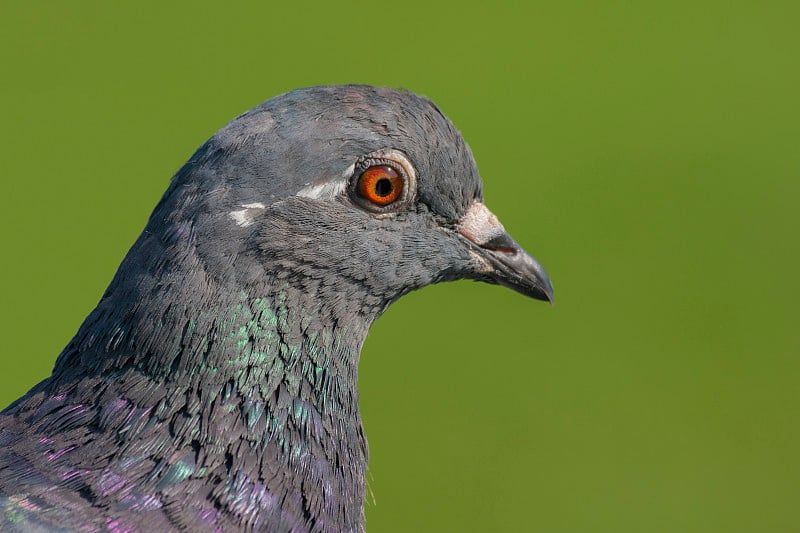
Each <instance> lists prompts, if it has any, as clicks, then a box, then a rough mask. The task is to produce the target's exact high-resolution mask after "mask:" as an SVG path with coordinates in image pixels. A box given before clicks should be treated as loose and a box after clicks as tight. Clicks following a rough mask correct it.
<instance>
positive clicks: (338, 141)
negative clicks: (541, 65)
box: [190, 86, 481, 218]
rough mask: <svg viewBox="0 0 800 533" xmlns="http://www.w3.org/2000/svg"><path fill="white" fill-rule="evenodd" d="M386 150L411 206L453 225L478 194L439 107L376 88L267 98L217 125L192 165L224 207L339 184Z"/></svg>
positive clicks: (463, 150) (458, 140)
mask: <svg viewBox="0 0 800 533" xmlns="http://www.w3.org/2000/svg"><path fill="white" fill-rule="evenodd" d="M386 149H396V150H400V151H402V152H403V153H405V154H406V155H407V156H408V159H409V160H410V161H411V162H412V164H413V165H414V166H415V168H416V172H417V176H418V195H419V200H420V201H421V202H424V203H426V204H427V205H428V206H429V208H430V209H431V210H432V211H434V212H436V213H437V214H440V215H441V216H445V217H447V218H451V217H452V218H457V217H458V216H459V215H460V214H462V213H463V211H464V210H465V209H466V207H467V205H469V203H470V202H471V201H472V200H473V199H474V198H476V197H480V195H481V183H480V177H479V175H478V171H477V168H476V166H475V162H474V159H473V157H472V154H471V152H470V150H469V147H468V146H467V145H466V143H465V142H464V140H463V138H462V137H461V134H460V133H459V132H458V131H457V130H456V128H455V127H454V126H453V124H452V123H451V122H450V121H449V120H448V119H447V118H446V117H445V116H444V114H443V113H442V112H441V111H440V110H439V109H438V107H436V105H434V104H433V103H432V102H431V101H430V100H427V99H425V98H422V97H419V96H417V95H415V94H412V93H409V92H398V91H394V90H391V89H385V88H375V87H367V86H334V87H313V88H308V89H299V90H296V91H292V92H290V93H286V94H284V95H281V96H278V97H275V98H273V99H271V100H269V101H267V102H265V103H263V104H261V105H260V106H258V107H256V108H254V109H252V110H250V111H248V112H246V113H244V114H243V115H241V116H239V117H237V118H236V119H234V120H233V121H232V122H231V123H230V124H228V125H227V126H225V127H224V128H222V129H221V130H220V131H219V132H217V134H216V135H214V137H212V138H211V139H210V140H209V141H208V142H207V143H206V145H204V146H203V147H202V148H201V149H200V150H199V151H198V154H195V157H193V158H192V160H193V161H195V164H196V165H197V164H200V165H201V166H203V167H205V168H206V170H208V171H210V172H211V174H213V175H214V178H215V179H218V180H220V183H219V185H220V186H223V187H225V188H226V189H227V193H228V194H226V196H230V197H231V200H232V201H233V202H240V203H252V202H270V201H274V200H278V199H280V198H283V197H287V196H292V195H294V194H296V193H297V191H299V190H301V189H303V188H304V187H308V186H313V185H322V184H324V183H325V182H326V181H328V180H332V179H340V178H341V176H342V173H343V172H344V171H345V170H346V169H347V168H348V167H350V165H352V164H353V162H355V161H356V160H357V159H358V158H359V157H361V156H363V155H365V154H368V153H371V152H375V151H377V150H386ZM190 163H192V161H190ZM259 195H260V196H259Z"/></svg>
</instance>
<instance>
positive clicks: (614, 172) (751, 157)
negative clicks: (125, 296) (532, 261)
mask: <svg viewBox="0 0 800 533" xmlns="http://www.w3.org/2000/svg"><path fill="white" fill-rule="evenodd" d="M108 4H109V3H107V2H69V3H67V2H36V1H31V2H19V1H13V2H12V1H8V0H6V1H4V2H3V4H2V7H0V65H2V66H1V67H0V69H1V71H2V76H0V77H1V78H2V82H0V91H1V96H0V113H2V128H0V146H1V148H0V158H2V159H0V161H2V169H1V170H0V172H2V176H3V182H2V185H3V186H2V190H3V193H2V195H1V196H2V199H3V201H2V205H3V207H2V209H0V222H2V224H0V234H1V235H2V252H1V253H2V261H0V269H1V270H0V284H2V285H1V286H0V294H2V306H1V307H2V311H0V312H2V317H0V338H2V342H3V347H2V351H0V354H2V355H1V357H2V374H1V375H0V401H1V402H2V404H3V405H5V404H6V403H8V402H10V401H11V400H12V399H14V398H15V397H17V396H18V395H20V394H22V393H24V392H25V391H26V390H27V389H28V388H30V387H31V386H32V385H33V384H34V383H35V382H37V381H38V380H40V379H42V378H44V377H45V376H46V375H47V374H48V373H49V371H50V368H51V367H52V364H53V361H54V360H55V357H56V355H57V354H58V352H59V351H60V349H61V348H62V347H63V346H64V345H65V344H66V343H67V341H68V340H69V339H70V337H71V335H72V334H73V333H74V332H75V330H76V329H77V327H78V325H79V324H80V322H81V320H82V318H83V317H84V316H85V315H86V313H87V312H88V311H90V310H91V308H92V307H93V306H94V304H95V303H96V302H97V300H98V299H99V297H100V295H101V293H102V291H103V290H104V288H105V287H106V285H107V283H108V282H109V280H110V278H111V276H112V275H113V273H114V271H115V269H116V266H117V265H118V263H119V261H120V260H121V259H122V257H123V255H124V254H125V252H126V251H127V249H128V247H129V246H130V245H131V244H132V242H133V241H134V239H135V237H136V236H137V234H138V233H139V232H140V231H141V229H142V227H143V226H144V223H145V221H146V219H147V217H148V215H149V213H150V211H151V209H152V208H153V207H154V206H155V204H156V202H157V201H158V199H159V197H160V195H161V194H162V192H163V191H164V189H165V188H166V186H167V183H168V181H169V178H170V177H171V175H172V174H173V173H174V171H175V170H177V169H178V168H179V167H180V165H181V164H182V163H183V162H184V161H185V160H186V159H187V158H188V157H189V156H190V155H191V153H192V152H193V151H194V149H195V148H196V147H197V146H199V145H200V143H202V142H203V141H204V140H205V139H206V138H208V137H209V136H210V135H211V134H212V133H213V132H214V131H215V130H217V129H218V128H219V127H221V126H222V125H224V124H225V123H226V122H227V121H228V120H230V119H231V118H232V117H234V116H235V115H237V114H238V113H240V112H242V111H244V110H246V109H248V108H250V107H252V106H254V105H256V104H258V103H260V102H261V101H263V100H266V99H267V98H270V97H271V96H274V95H276V94H279V93H281V92H284V91H287V90H290V89H292V88H296V87H300V86H307V85H316V84H329V83H346V82H363V83H371V84H378V85H388V86H393V87H406V88H409V89H412V90H414V91H416V92H418V93H421V94H424V95H427V96H429V97H430V98H432V99H433V100H434V101H436V102H437V103H438V104H439V105H440V107H441V108H442V109H443V110H444V111H445V113H447V114H448V116H449V117H450V118H451V119H452V120H453V121H454V122H455V124H456V125H457V126H458V127H459V128H460V129H461V131H462V132H463V133H464V135H465V137H466V138H467V141H468V142H469V143H470V145H471V147H472V149H473V151H474V153H475V156H476V159H477V161H478V165H479V167H480V169H481V173H482V175H483V178H484V182H485V194H486V201H487V204H488V205H489V207H490V208H491V209H492V210H493V211H494V212H495V213H497V214H498V215H499V216H500V219H501V220H502V221H503V222H504V224H505V226H506V228H507V229H509V231H510V232H511V233H512V234H513V235H514V237H515V238H516V239H517V240H518V241H519V242H520V243H522V244H523V245H524V246H525V247H526V248H527V249H528V250H529V251H530V252H531V253H532V254H533V255H534V256H536V257H537V258H538V259H539V260H540V261H541V262H542V263H543V264H544V265H545V267H546V268H547V269H548V271H549V272H550V274H551V277H552V279H553V283H554V286H555V289H556V306H555V307H554V308H550V307H548V306H547V305H544V304H542V303H541V302H534V301H532V300H527V299H525V298H523V297H521V296H519V295H517V294H515V293H513V292H511V291H508V290H504V289H501V288H498V287H492V286H488V285H481V284H477V283H471V282H459V283H454V284H445V285H440V286H436V287H431V288H427V289H425V290H423V291H420V292H417V293H414V294H412V295H410V296H408V297H406V298H404V299H402V300H401V301H400V302H398V303H397V304H396V305H394V306H393V307H392V308H391V309H390V310H389V311H388V312H387V313H386V314H385V315H384V316H383V317H382V318H381V319H380V320H379V321H378V322H377V323H376V324H375V326H374V327H373V329H372V332H371V334H370V336H369V338H368V340H367V343H366V346H365V347H364V351H363V354H362V363H361V374H360V381H361V402H362V408H363V415H364V419H365V425H366V430H367V434H368V437H369V441H370V446H371V454H372V459H371V463H370V479H369V483H370V488H371V491H372V492H373V493H374V501H373V498H370V503H369V505H368V508H367V525H368V529H369V531H370V532H372V533H374V532H390V531H489V530H494V531H547V532H597V531H603V532H605V531H608V532H643V531H647V532H662V531H663V532H677V531H680V532H711V531H724V532H739V531H747V532H765V531H766V532H789V531H798V530H800V498H799V496H800V460H798V455H799V454H800V446H798V438H799V437H800V431H799V430H798V418H799V416H800V394H799V393H798V389H799V388H798V383H799V382H800V358H799V357H798V356H800V328H798V325H797V322H798V321H797V317H798V312H797V302H798V299H799V298H800V276H798V269H797V262H798V259H800V245H799V244H798V236H797V233H798V230H800V215H798V205H797V203H798V194H799V193H800V179H799V175H800V96H798V95H800V31H798V26H800V7H798V6H800V4H798V3H797V2H789V1H786V2H761V3H757V2H731V1H725V2H722V1H719V2H712V1H702V0H701V1H693V2H688V1H669V2H667V1H664V2H623V1H613V2H612V1H607V2H573V1H565V2H536V3H525V4H523V3H519V4H517V5H514V4H511V3H498V4H497V5H495V6H493V7H486V6H484V7H469V6H468V5H466V4H455V3H454V4H452V5H446V4H439V3H435V2H407V1H404V2H396V3H392V4H388V3H387V4H378V3H372V2H360V3H350V4H348V5H347V6H344V5H341V3H339V2H326V3H320V4H319V5H300V4H297V6H298V7H294V8H293V7H290V3H288V2H286V3H282V4H281V5H280V6H278V5H269V4H270V3H268V2H259V3H258V4H257V7H255V4H254V5H253V6H244V5H241V4H238V5H233V4H231V5H230V6H227V7H223V3H221V2H182V3H180V4H179V3H164V2H141V1H140V2H136V3H131V5H130V6H127V7H113V8H112V7H109V5H108ZM523 6H524V7H523Z"/></svg>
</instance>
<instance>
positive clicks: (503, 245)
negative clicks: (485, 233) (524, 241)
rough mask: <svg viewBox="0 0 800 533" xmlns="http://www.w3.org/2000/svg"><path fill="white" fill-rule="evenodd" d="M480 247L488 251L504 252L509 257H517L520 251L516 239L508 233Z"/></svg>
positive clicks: (497, 236) (493, 238)
mask: <svg viewBox="0 0 800 533" xmlns="http://www.w3.org/2000/svg"><path fill="white" fill-rule="evenodd" d="M480 247H481V248H486V249H487V250H491V251H493V252H502V253H504V254H509V255H515V254H516V253H517V250H519V246H517V243H516V242H514V239H512V238H511V237H510V236H509V235H508V233H501V234H500V235H496V236H494V237H492V238H491V239H489V240H488V241H486V242H485V243H483V244H481V245H480Z"/></svg>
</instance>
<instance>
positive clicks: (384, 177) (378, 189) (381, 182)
mask: <svg viewBox="0 0 800 533" xmlns="http://www.w3.org/2000/svg"><path fill="white" fill-rule="evenodd" d="M403 185H404V180H403V176H402V175H401V174H400V172H398V171H397V170H396V169H395V168H394V167H391V166H389V165H375V166H372V167H369V168H367V169H365V170H364V172H362V173H361V175H360V176H359V177H358V185H357V189H358V194H359V196H361V197H362V198H364V199H365V200H369V201H370V202H372V203H373V204H375V205H377V206H380V207H383V206H385V205H389V204H391V203H392V202H394V201H395V200H397V199H398V198H400V196H401V195H402V194H403Z"/></svg>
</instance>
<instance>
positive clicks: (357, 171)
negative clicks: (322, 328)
mask: <svg viewBox="0 0 800 533" xmlns="http://www.w3.org/2000/svg"><path fill="white" fill-rule="evenodd" d="M151 225H154V226H158V227H161V228H166V232H167V233H168V234H171V235H185V234H187V233H191V234H192V235H194V236H195V237H196V238H195V246H196V248H197V250H198V256H199V258H200V260H201V261H202V262H203V263H204V268H205V270H206V271H207V272H208V273H210V275H212V276H216V277H218V278H219V279H222V280H225V281H226V282H229V283H232V284H235V285H236V286H238V287H242V286H252V285H253V284H258V283H260V280H264V279H271V278H273V277H274V276H280V277H281V278H282V279H285V281H286V283H288V284H290V285H293V286H295V287H296V288H299V289H301V290H302V291H303V292H305V293H313V294H315V295H316V296H318V302H319V304H320V305H322V306H329V307H331V306H332V307H336V306H338V308H339V309H338V310H335V309H331V311H334V312H336V314H337V315H339V314H341V313H343V312H344V313H351V314H362V315H364V316H365V317H368V318H374V317H375V316H377V315H378V314H380V313H381V312H382V311H383V310H384V309H385V308H386V306H387V305H389V304H390V303H391V302H392V301H394V300H395V299H397V298H398V297H400V296H402V295H403V294H405V293H407V292H409V291H411V290H414V289H418V288H420V287H423V286H425V285H429V284H431V283H436V282H439V281H445V280H455V279H462V278H471V279H477V280H482V281H487V282H491V283H500V284H503V285H506V286H508V287H510V288H512V289H515V290H517V291H519V292H522V293H523V294H526V295H528V296H531V297H533V298H537V299H542V300H548V301H552V297H553V292H552V287H551V285H550V281H549V279H548V277H547V274H546V273H545V271H544V269H543V268H542V267H541V266H540V265H539V264H538V263H537V262H536V261H535V260H534V259H533V258H532V257H531V256H529V255H528V254H527V253H526V252H524V251H523V250H522V248H521V247H520V246H519V245H517V243H516V242H515V241H514V240H513V239H512V238H511V237H510V236H509V235H508V234H507V233H506V231H505V230H504V228H503V226H502V225H501V224H500V222H499V221H498V220H497V218H496V217H495V216H494V215H493V214H492V213H491V212H490V211H489V210H488V209H487V208H486V207H485V205H484V204H483V196H482V185H481V180H480V176H479V173H478V170H477V167H476V164H475V160H474V159H473V156H472V153H471V151H470V149H469V147H468V146H467V144H466V143H465V142H464V140H463V138H462V137H461V135H460V133H459V132H458V131H457V130H456V129H455V127H454V126H453V124H452V123H451V122H450V121H449V120H448V119H447V118H446V117H445V116H444V115H443V114H442V112H441V111H440V110H439V109H438V108H437V107H436V106H435V105H434V104H433V103H432V102H431V101H429V100H427V99H425V98H421V97H419V96H416V95H414V94H412V93H409V92H398V91H394V90H390V89H384V88H375V87H367V86H355V85H351V86H339V87H314V88H308V89H300V90H296V91H293V92H290V93H288V94H284V95H282V96H279V97H276V98H273V99H272V100H269V101H267V102H266V103H264V104H262V105H260V106H258V107H256V108H254V109H252V110H250V111H248V112H246V113H244V114H243V115H241V116H239V117H237V118H236V119H234V120H233V121H232V122H231V123H230V124H228V125H227V126H225V127H224V128H222V129H221V130H220V131H219V132H218V133H217V134H216V135H214V136H213V137H212V138H211V139H210V140H209V141H208V142H207V143H205V144H204V145H203V146H202V147H201V148H200V149H199V150H198V151H197V152H196V153H195V155H194V156H193V157H192V158H191V160H190V161H189V162H188V163H187V164H186V166H185V167H184V169H182V170H181V171H180V172H179V173H178V174H177V175H176V177H175V179H174V181H173V183H172V186H171V187H170V190H169V191H168V192H167V194H166V195H165V199H164V200H163V201H162V205H161V206H160V208H159V209H157V210H156V212H155V213H154V218H153V219H152V220H151ZM154 230H155V228H154ZM156 231H157V230H156ZM233 265H235V268H232V266H233Z"/></svg>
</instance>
